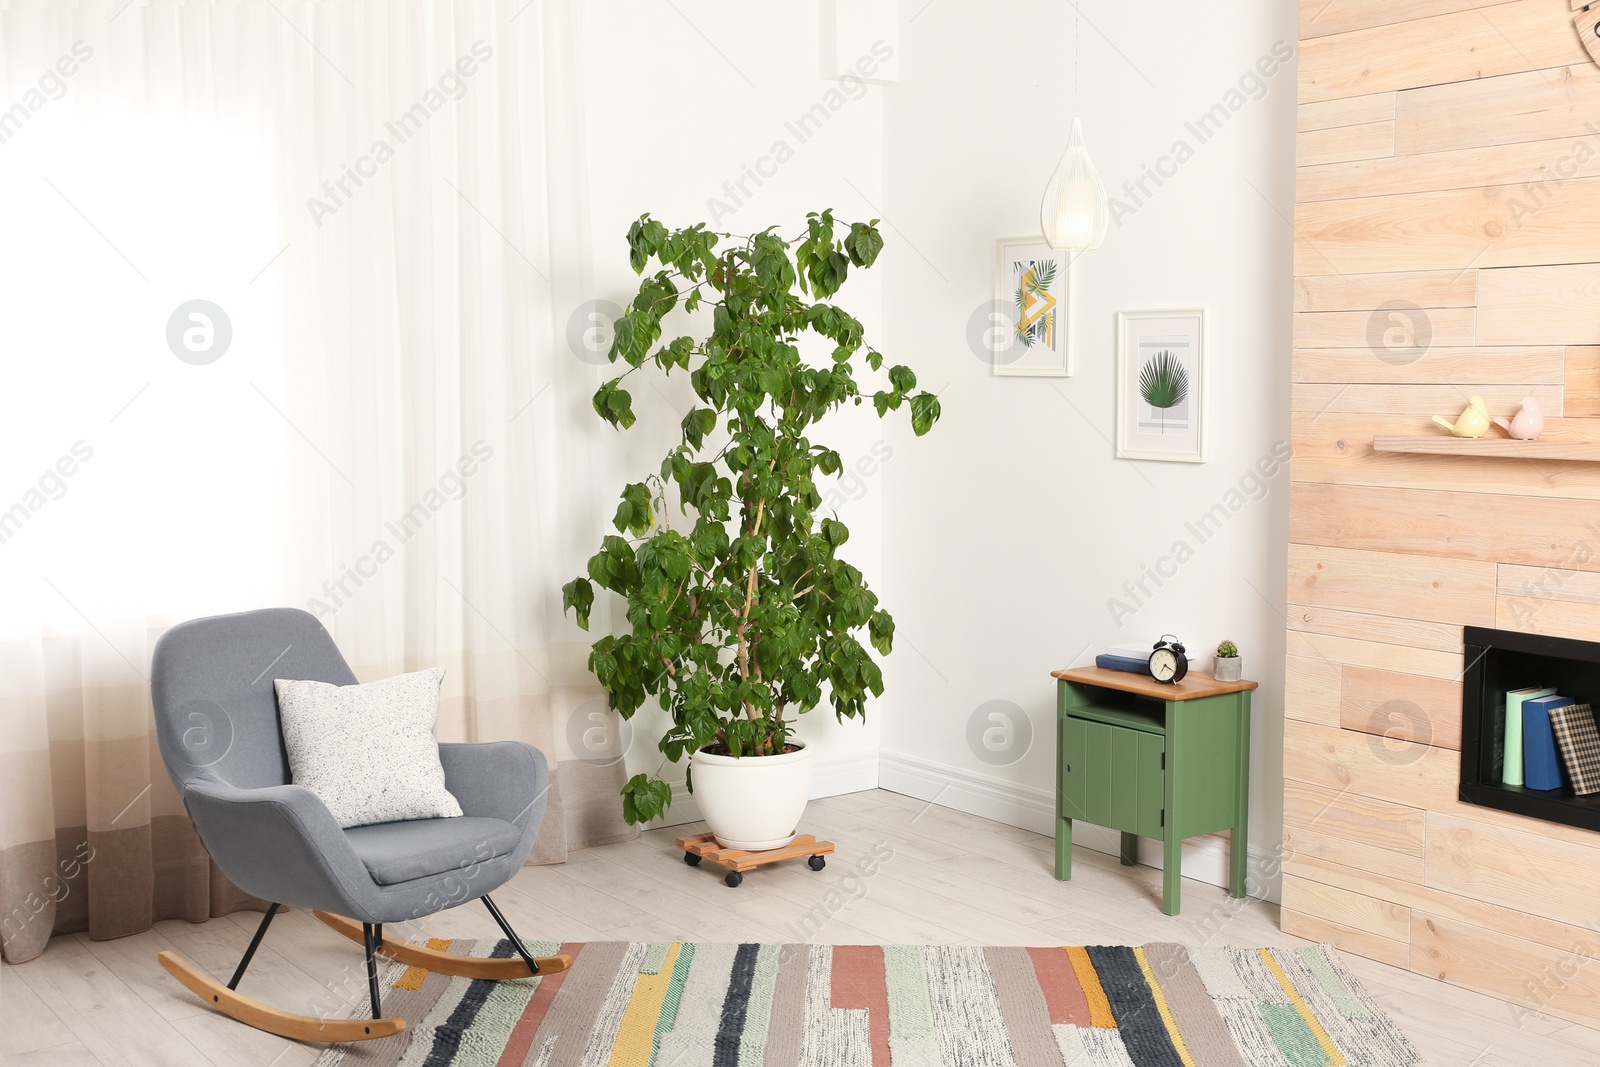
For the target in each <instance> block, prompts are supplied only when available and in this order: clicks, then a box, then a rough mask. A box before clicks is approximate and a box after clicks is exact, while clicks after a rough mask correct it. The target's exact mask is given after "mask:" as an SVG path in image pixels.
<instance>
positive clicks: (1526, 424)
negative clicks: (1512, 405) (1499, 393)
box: [1494, 393, 1544, 441]
mask: <svg viewBox="0 0 1600 1067" xmlns="http://www.w3.org/2000/svg"><path fill="white" fill-rule="evenodd" d="M1494 424H1495V425H1496V426H1498V427H1500V428H1501V429H1502V430H1504V431H1505V432H1506V433H1508V434H1510V435H1511V436H1512V437H1515V438H1516V439H1517V440H1518V441H1537V440H1538V439H1539V435H1540V434H1542V433H1544V412H1543V411H1541V410H1539V401H1538V400H1537V399H1535V398H1534V396H1533V395H1532V394H1531V393H1530V394H1529V395H1528V396H1525V397H1523V398H1522V406H1521V407H1519V408H1518V409H1517V414H1516V415H1515V417H1513V418H1510V419H1507V418H1505V417H1503V416H1500V415H1496V416H1495V417H1494Z"/></svg>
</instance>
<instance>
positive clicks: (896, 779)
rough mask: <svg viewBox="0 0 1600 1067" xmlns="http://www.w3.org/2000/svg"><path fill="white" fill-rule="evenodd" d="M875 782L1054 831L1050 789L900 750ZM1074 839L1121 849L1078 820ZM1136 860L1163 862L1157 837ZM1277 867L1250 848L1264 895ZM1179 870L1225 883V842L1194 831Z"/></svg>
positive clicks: (1118, 839) (1106, 833)
mask: <svg viewBox="0 0 1600 1067" xmlns="http://www.w3.org/2000/svg"><path fill="white" fill-rule="evenodd" d="M878 788H880V789H887V790H889V791H890V792H891V793H900V794H902V795H904V796H908V797H914V798H916V799H917V800H926V801H929V802H931V803H934V804H938V805H941V806H942V807H947V808H954V809H955V810H956V811H964V812H966V813H967V814H968V815H977V816H979V817H981V818H985V819H993V820H994V821H995V822H1000V823H1005V824H1006V825H1007V826H1017V827H1021V828H1022V829H1024V830H1032V831H1033V832H1034V833H1037V834H1044V835H1045V836H1046V837H1053V836H1054V835H1055V814H1056V804H1055V796H1054V795H1053V794H1052V793H1051V791H1050V790H1048V789H1039V788H1037V787H1035V786H1028V785H1019V784H1018V783H1016V782H1008V781H1006V780H1004V779H1002V778H994V777H991V776H989V775H986V774H979V773H976V772H974V771H969V770H966V769H964V768H961V767H953V766H950V765H949V764H945V763H937V762H935V761H933V760H927V759H923V758H922V757H920V756H912V755H908V754H905V753H900V752H882V753H880V754H879V756H878ZM1072 843H1073V844H1074V845H1082V846H1083V847H1084V848H1089V849H1093V850H1094V851H1096V852H1104V853H1107V854H1108V855H1112V856H1116V855H1119V854H1120V853H1121V846H1122V835H1121V834H1119V833H1117V832H1116V831H1115V830H1107V829H1106V828H1105V827H1103V826H1093V825H1090V824H1089V823H1084V822H1079V823H1075V824H1074V825H1073V827H1072ZM1139 862H1140V863H1142V864H1145V865H1146V866H1150V867H1155V868H1158V869H1159V868H1161V867H1162V866H1163V865H1164V864H1163V861H1162V855H1161V844H1160V842H1157V841H1152V840H1149V839H1141V840H1140V842H1139ZM1276 867H1277V864H1276V863H1275V862H1274V861H1273V852H1272V851H1271V850H1262V849H1256V848H1252V849H1250V858H1249V861H1248V864H1247V868H1248V871H1249V877H1248V878H1247V882H1248V883H1249V885H1251V886H1252V887H1254V886H1266V887H1267V893H1266V899H1268V900H1272V901H1276V900H1277V899H1278V885H1277V878H1276ZM1183 875H1184V877H1185V878H1195V879H1198V880H1200V881H1202V882H1209V883H1210V884H1212V885H1217V886H1223V887H1226V886H1227V884H1228V846H1227V842H1226V841H1225V840H1224V839H1222V838H1219V837H1197V838H1194V839H1192V840H1190V841H1186V842H1184V845H1183Z"/></svg>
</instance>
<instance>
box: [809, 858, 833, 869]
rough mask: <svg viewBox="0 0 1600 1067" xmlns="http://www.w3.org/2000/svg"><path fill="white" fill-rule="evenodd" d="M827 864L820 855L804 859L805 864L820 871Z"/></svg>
mask: <svg viewBox="0 0 1600 1067" xmlns="http://www.w3.org/2000/svg"><path fill="white" fill-rule="evenodd" d="M827 865H828V861H827V860H826V859H824V858H823V857H821V856H812V857H811V858H810V859H808V860H806V866H807V867H810V868H811V869H812V870H813V871H820V870H822V868H824V867H826V866H827Z"/></svg>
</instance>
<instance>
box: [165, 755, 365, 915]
mask: <svg viewBox="0 0 1600 1067" xmlns="http://www.w3.org/2000/svg"><path fill="white" fill-rule="evenodd" d="M183 799H184V804H185V806H186V807H187V808H188V809H189V817H190V819H192V820H193V822H194V827H195V830H196V832H197V833H199V835H200V841H201V843H202V844H203V845H205V847H206V851H207V852H209V853H210V854H211V858H212V859H214V860H215V861H216V864H217V867H218V868H220V869H221V871H222V873H223V874H225V875H227V876H228V879H229V880H230V881H232V882H233V883H234V884H235V885H237V886H238V887H239V888H240V889H242V890H244V891H245V892H246V893H250V894H251V895H253V896H257V897H260V898H262V899H263V900H269V901H275V902H277V903H280V904H290V905H298V906H301V907H310V908H323V909H325V910H329V911H334V912H336V913H338V914H345V913H346V911H347V910H348V908H349V902H350V901H352V900H359V899H361V898H362V897H364V896H367V895H369V894H370V892H371V882H372V880H371V876H370V875H368V873H367V870H366V867H365V865H364V864H362V862H361V859H360V857H358V856H357V855H356V853H355V849H353V848H352V847H351V846H350V842H349V840H348V839H347V838H346V837H345V835H344V830H343V829H341V828H340V826H339V824H338V822H337V821H336V820H335V819H334V817H333V814H332V813H331V812H329V811H328V808H327V806H326V805H324V804H323V803H322V801H321V800H320V799H318V797H317V795H316V794H315V793H313V792H311V791H310V790H309V789H306V788H304V787H302V786H298V785H276V786H268V787H266V788H262V789H239V788H236V787H234V786H231V785H228V784H227V783H226V782H223V781H221V780H219V779H217V778H213V777H209V776H205V777H195V778H190V779H189V780H188V781H186V782H184V783H183Z"/></svg>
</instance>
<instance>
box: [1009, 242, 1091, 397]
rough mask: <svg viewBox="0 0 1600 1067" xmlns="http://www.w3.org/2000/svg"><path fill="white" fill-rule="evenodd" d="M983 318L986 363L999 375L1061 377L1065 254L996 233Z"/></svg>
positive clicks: (1065, 369)
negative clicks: (991, 291) (992, 287)
mask: <svg viewBox="0 0 1600 1067" xmlns="http://www.w3.org/2000/svg"><path fill="white" fill-rule="evenodd" d="M996 268H997V269H996V292H995V302H994V305H993V307H992V309H991V311H992V313H991V315H990V322H989V342H990V344H989V347H990V352H991V366H992V367H993V368H994V373H995V374H997V375H1001V376H1011V377H1027V378H1065V377H1068V376H1070V375H1071V374H1072V367H1071V366H1069V365H1068V363H1067V357H1068V352H1069V348H1068V345H1067V325H1068V324H1067V303H1068V301H1067V285H1068V282H1069V278H1068V273H1067V257H1066V256H1065V255H1064V254H1062V253H1060V252H1057V251H1055V250H1054V249H1052V248H1051V247H1050V246H1049V245H1047V244H1045V243H1044V242H1043V241H1041V240H1040V239H1039V238H1038V237H1037V236H1034V237H1002V238H1001V239H1000V241H999V260H998V262H997V264H996Z"/></svg>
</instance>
